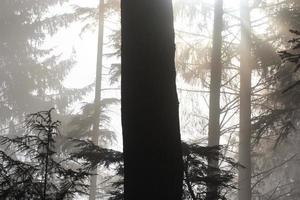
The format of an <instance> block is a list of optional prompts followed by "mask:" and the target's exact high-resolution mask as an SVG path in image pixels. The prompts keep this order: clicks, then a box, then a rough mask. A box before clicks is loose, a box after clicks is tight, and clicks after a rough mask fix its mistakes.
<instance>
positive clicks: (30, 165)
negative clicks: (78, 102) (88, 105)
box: [0, 109, 90, 200]
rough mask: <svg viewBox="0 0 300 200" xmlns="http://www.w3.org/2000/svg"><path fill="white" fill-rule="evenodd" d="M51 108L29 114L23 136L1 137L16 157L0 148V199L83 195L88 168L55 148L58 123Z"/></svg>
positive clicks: (2, 143)
mask: <svg viewBox="0 0 300 200" xmlns="http://www.w3.org/2000/svg"><path fill="white" fill-rule="evenodd" d="M51 111H52V109H51V110H49V111H41V112H38V113H34V114H30V115H28V116H27V118H26V130H27V132H26V133H25V134H24V135H23V136H18V137H15V138H9V137H6V136H0V144H1V145H2V146H3V148H4V150H7V149H11V150H14V151H15V153H16V155H17V157H18V158H12V156H11V155H7V154H6V153H5V151H4V150H1V151H0V161H1V162H0V168H1V171H0V197H1V199H44V200H45V199H66V198H72V197H74V196H75V195H77V194H86V191H87V189H88V185H87V184H86V183H85V180H86V179H87V178H88V177H89V175H90V174H89V173H88V171H87V170H84V169H83V168H82V167H80V165H79V163H78V162H76V160H74V159H73V160H72V159H70V158H63V155H60V154H58V153H57V152H56V150H55V139H56V137H57V136H58V135H59V126H60V122H59V121H54V120H53V119H52V115H51Z"/></svg>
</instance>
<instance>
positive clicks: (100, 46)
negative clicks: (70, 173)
mask: <svg viewBox="0 0 300 200" xmlns="http://www.w3.org/2000/svg"><path fill="white" fill-rule="evenodd" d="M103 33H104V0H100V2H99V27H98V52H97V66H96V85H95V99H94V106H95V113H94V114H95V116H94V122H93V136H92V141H93V143H94V144H96V145H98V144H99V135H100V130H99V126H100V109H101V105H100V102H101V81H102V56H103ZM93 173H94V174H97V168H96V169H95V170H94V171H93ZM96 194H97V175H94V176H92V177H91V180H90V195H89V200H95V199H96Z"/></svg>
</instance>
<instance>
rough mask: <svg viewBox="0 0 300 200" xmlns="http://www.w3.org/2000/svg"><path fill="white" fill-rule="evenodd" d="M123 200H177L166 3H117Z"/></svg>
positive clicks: (177, 144) (178, 169)
mask: <svg viewBox="0 0 300 200" xmlns="http://www.w3.org/2000/svg"><path fill="white" fill-rule="evenodd" d="M121 29H122V34H121V35H122V36H121V39H122V47H121V63H122V68H121V70H122V71H121V111H122V128H123V150H124V172H125V174H124V198H125V200H137V199H141V198H143V199H157V200H159V199H172V200H179V199H181V198H182V179H183V173H182V172H183V170H182V169H183V163H182V154H181V141H180V130H179V116H178V99H177V94H176V85H175V79H176V77H175V74H176V73H175V64H174V56H175V44H174V29H173V13H172V2H171V1H170V0H153V1H149V0H124V1H122V2H121Z"/></svg>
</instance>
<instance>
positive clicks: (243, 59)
mask: <svg viewBox="0 0 300 200" xmlns="http://www.w3.org/2000/svg"><path fill="white" fill-rule="evenodd" d="M240 12H241V13H240V15H241V46H240V51H241V56H240V133H239V164H241V165H242V166H240V167H239V178H238V185H239V191H238V197H239V200H251V64H250V63H251V24H250V9H249V2H248V0H240Z"/></svg>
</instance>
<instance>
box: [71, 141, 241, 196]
mask: <svg viewBox="0 0 300 200" xmlns="http://www.w3.org/2000/svg"><path fill="white" fill-rule="evenodd" d="M72 141H73V142H74V144H76V145H75V147H76V149H77V150H78V151H76V152H74V153H73V154H72V157H73V158H74V159H83V160H85V161H84V164H83V165H84V167H85V169H88V170H90V169H93V168H95V167H96V166H105V167H107V168H110V169H112V170H113V171H114V173H115V175H116V176H112V177H113V178H111V180H110V186H109V187H108V189H107V193H108V194H109V195H110V198H109V199H110V200H120V199H123V196H122V194H123V175H124V171H123V170H124V169H123V157H122V153H121V152H118V151H115V150H111V149H105V148H100V147H99V146H97V145H95V144H93V143H92V142H91V141H84V140H77V139H75V140H72ZM182 148H183V160H184V166H185V168H184V197H183V199H187V200H188V199H192V200H195V199H197V200H202V199H203V200H204V199H205V192H206V184H207V182H208V181H213V182H214V183H216V184H218V185H220V191H219V199H222V200H225V199H227V193H228V192H229V191H231V190H233V189H236V188H235V187H234V182H233V181H234V177H235V176H234V174H235V170H236V169H237V167H238V164H237V163H236V162H235V161H234V160H233V159H231V158H228V157H226V156H224V155H223V153H221V151H220V150H221V148H220V147H202V146H199V145H197V144H187V143H184V142H183V143H182ZM216 149H217V151H216ZM211 154H214V155H211ZM216 154H217V155H216ZM208 156H210V157H211V156H219V158H220V162H221V168H220V173H218V177H208V176H207V170H208V167H207V161H206V160H207V157H208ZM145 173H147V172H145ZM116 177H117V178H116Z"/></svg>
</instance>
